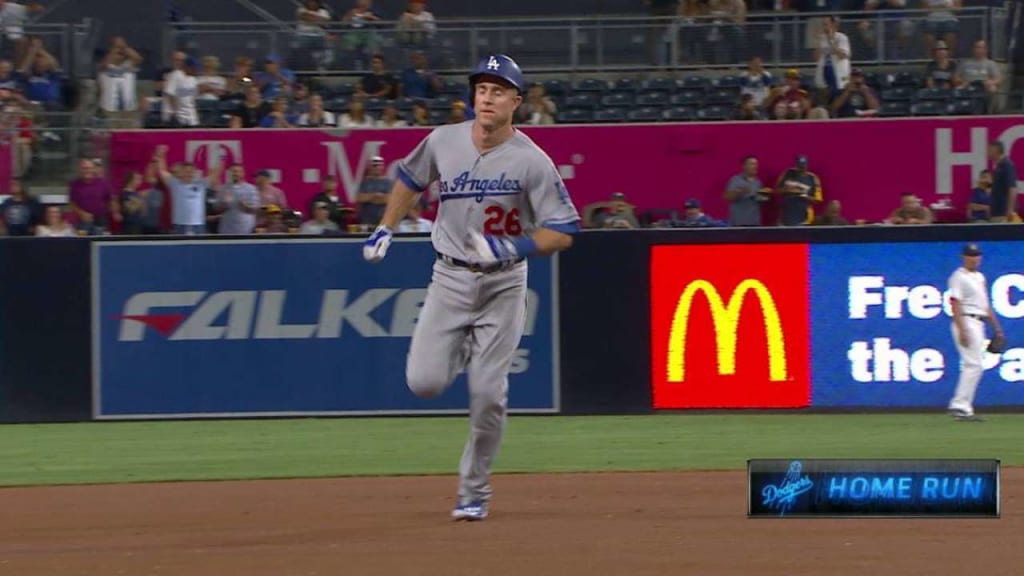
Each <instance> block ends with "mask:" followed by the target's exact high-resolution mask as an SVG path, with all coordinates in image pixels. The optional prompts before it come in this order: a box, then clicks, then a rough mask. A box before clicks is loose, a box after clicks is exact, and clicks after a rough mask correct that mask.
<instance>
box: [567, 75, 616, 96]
mask: <svg viewBox="0 0 1024 576" xmlns="http://www.w3.org/2000/svg"><path fill="white" fill-rule="evenodd" d="M607 89H608V82H606V81H604V80H598V79H597V78H585V79H583V80H580V81H579V82H577V83H576V86H575V87H574V88H573V91H574V92H598V93H600V92H604V91H605V90H607Z"/></svg>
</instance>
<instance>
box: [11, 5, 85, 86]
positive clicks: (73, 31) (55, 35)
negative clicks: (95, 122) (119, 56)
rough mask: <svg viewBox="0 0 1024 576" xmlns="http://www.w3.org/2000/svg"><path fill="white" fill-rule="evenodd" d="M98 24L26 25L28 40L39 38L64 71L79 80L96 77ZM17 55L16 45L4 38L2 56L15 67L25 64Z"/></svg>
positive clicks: (83, 22)
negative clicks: (95, 62) (18, 60)
mask: <svg viewBox="0 0 1024 576" xmlns="http://www.w3.org/2000/svg"><path fill="white" fill-rule="evenodd" d="M97 26H98V23H97V22H96V21H94V20H89V19H86V20H83V21H82V22H78V23H53V24H51V23H33V24H26V25H25V26H24V30H25V37H27V38H39V39H40V40H41V41H42V43H43V47H44V48H46V51H47V52H49V53H50V54H52V55H53V57H54V58H56V59H57V62H58V64H59V65H60V67H61V69H62V70H63V71H64V72H65V73H66V74H68V75H69V76H72V77H76V78H85V77H91V76H93V74H94V71H95V67H94V66H93V54H94V51H95V46H96V44H95V42H96V30H97ZM16 56H17V54H16V50H15V47H14V45H13V43H11V42H10V41H9V40H7V39H6V38H4V39H3V40H2V43H0V57H2V58H6V59H10V60H12V63H13V64H14V67H15V68H18V67H20V66H21V64H22V63H21V62H17V61H15V60H16V59H17V58H16Z"/></svg>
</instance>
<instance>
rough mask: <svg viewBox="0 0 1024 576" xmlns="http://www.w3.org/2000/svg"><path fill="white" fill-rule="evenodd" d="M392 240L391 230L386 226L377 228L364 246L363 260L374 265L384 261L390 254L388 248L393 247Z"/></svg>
mask: <svg viewBox="0 0 1024 576" xmlns="http://www.w3.org/2000/svg"><path fill="white" fill-rule="evenodd" d="M391 238H392V236H391V229H390V228H388V227H387V226H384V225H381V226H377V229H376V230H374V231H373V234H370V237H369V238H367V239H366V243H365V244H363V258H365V259H366V261H367V262H373V263H377V262H380V261H381V260H383V259H384V256H386V255H387V253H388V247H389V246H391Z"/></svg>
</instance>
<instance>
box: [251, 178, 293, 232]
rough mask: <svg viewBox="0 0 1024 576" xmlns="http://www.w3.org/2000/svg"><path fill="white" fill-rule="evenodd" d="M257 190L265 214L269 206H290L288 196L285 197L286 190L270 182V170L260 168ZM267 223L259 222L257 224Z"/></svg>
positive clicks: (285, 207)
mask: <svg viewBox="0 0 1024 576" xmlns="http://www.w3.org/2000/svg"><path fill="white" fill-rule="evenodd" d="M256 191H257V192H258V193H259V195H260V207H261V208H263V209H264V216H265V215H266V208H267V207H268V206H277V208H278V209H279V210H280V209H287V208H288V198H287V197H285V195H284V191H283V190H281V189H280V188H278V187H277V186H274V185H273V184H271V182H270V171H268V170H260V171H259V172H257V173H256ZM265 223H266V222H265V221H262V222H257V226H260V225H263V224H265Z"/></svg>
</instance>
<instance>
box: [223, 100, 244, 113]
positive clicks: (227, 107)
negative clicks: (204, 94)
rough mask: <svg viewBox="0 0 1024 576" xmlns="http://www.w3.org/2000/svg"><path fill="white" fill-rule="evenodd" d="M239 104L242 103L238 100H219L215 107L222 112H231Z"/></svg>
mask: <svg viewBox="0 0 1024 576" xmlns="http://www.w3.org/2000/svg"><path fill="white" fill-rule="evenodd" d="M241 105H242V103H241V102H239V101H238V100H221V101H220V102H218V103H217V109H218V110H219V111H220V112H221V113H222V114H231V113H232V112H235V111H237V110H238V108H239V107H241Z"/></svg>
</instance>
